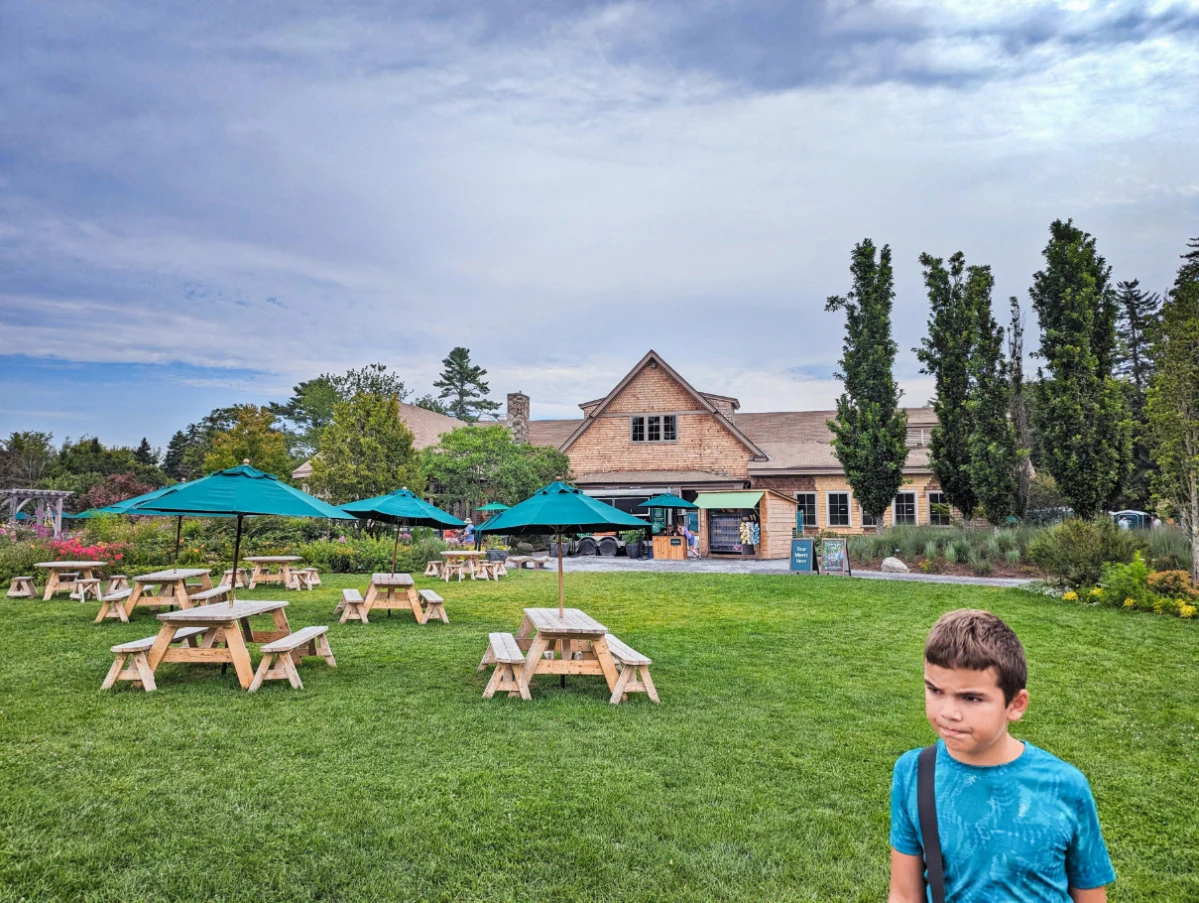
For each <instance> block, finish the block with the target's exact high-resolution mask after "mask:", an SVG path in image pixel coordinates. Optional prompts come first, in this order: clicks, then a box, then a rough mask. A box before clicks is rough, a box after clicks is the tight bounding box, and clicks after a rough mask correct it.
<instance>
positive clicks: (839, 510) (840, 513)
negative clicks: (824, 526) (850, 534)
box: [828, 492, 850, 527]
mask: <svg viewBox="0 0 1199 903" xmlns="http://www.w3.org/2000/svg"><path fill="white" fill-rule="evenodd" d="M828 525H829V526H830V527H848V526H850V523H849V493H848V492H830V493H829V494H828Z"/></svg>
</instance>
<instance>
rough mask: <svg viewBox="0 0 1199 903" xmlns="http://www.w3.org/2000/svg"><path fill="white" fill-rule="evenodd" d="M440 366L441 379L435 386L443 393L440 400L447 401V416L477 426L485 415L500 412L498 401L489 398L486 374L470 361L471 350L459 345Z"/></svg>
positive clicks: (445, 408)
mask: <svg viewBox="0 0 1199 903" xmlns="http://www.w3.org/2000/svg"><path fill="white" fill-rule="evenodd" d="M441 364H442V368H443V369H442V371H441V378H440V379H438V380H437V381H436V382H434V383H433V385H434V387H436V388H438V389H440V390H441V394H440V395H439V396H438V399H440V400H441V401H443V402H444V410H445V413H447V414H449V415H450V416H451V417H456V418H457V419H459V420H461V421H463V422H465V423H474V422H475V421H476V420H478V419H479V417H481V416H482V415H484V414H494V413H495V412H496V411H498V410H499V409H500V403H499V402H498V401H491V400H489V399H488V398H487V393H488V392H490V391H491V388H490V387H489V386H488V385H487V383H486V382H484V381H483V377H484V376H486V375H487V371H486V370H484V369H483V368H482V367H480V366H478V365H476V364H473V363H472V362H471V359H470V349H469V348H464V347H462V346H461V345H459V346H458V347H457V348H455V349H454V350H453V351H451V352H450V353H449V355H448V356H447V357H446V358H445V359H444V360H442V362H441Z"/></svg>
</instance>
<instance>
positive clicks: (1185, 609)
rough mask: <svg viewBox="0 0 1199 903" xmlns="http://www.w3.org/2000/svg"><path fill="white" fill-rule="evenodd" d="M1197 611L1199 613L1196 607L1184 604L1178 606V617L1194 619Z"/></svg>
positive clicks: (1187, 603)
mask: <svg viewBox="0 0 1199 903" xmlns="http://www.w3.org/2000/svg"><path fill="white" fill-rule="evenodd" d="M1196 611H1199V609H1196V608H1195V606H1194V605H1191V604H1190V603H1189V602H1183V603H1182V604H1181V605H1179V606H1178V617H1180V618H1193V617H1195V612H1196Z"/></svg>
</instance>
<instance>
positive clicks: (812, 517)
mask: <svg viewBox="0 0 1199 903" xmlns="http://www.w3.org/2000/svg"><path fill="white" fill-rule="evenodd" d="M795 501H796V502H797V503H798V504H799V512H800V514H802V515H803V526H804V529H805V530H811V529H814V528H816V527H819V526H820V525H819V524H818V523H816V493H814V492H797V493H795Z"/></svg>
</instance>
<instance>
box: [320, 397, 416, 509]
mask: <svg viewBox="0 0 1199 903" xmlns="http://www.w3.org/2000/svg"><path fill="white" fill-rule="evenodd" d="M310 482H311V485H312V488H313V490H314V491H315V492H317V493H320V494H321V495H322V496H323V497H325V498H327V499H328V500H329V501H330V502H332V503H333V504H335V505H342V504H345V503H346V502H352V501H354V500H356V499H365V498H371V497H373V496H376V495H383V494H384V493H388V492H392V491H393V490H396V489H400V488H401V487H407V488H408V489H411V490H412V491H413V492H415V493H417V494H420V493H421V492H422V491H423V490H424V485H425V483H424V475H423V474H422V472H421V468H420V461H419V459H418V457H417V454H416V452H415V451H414V450H413V447H412V433H411V432H410V431H409V430H408V427H406V426H405V425H404V422H403V421H402V420H400V399H399V397H398V396H396V395H377V394H375V393H372V392H362V393H359V394H357V395H355V396H353V397H352V398H351V399H350V400H349V401H339V402H337V403H336V404H335V405H334V406H333V421H332V422H331V423H330V424H329V425H328V426H327V427H325V430H324V432H322V433H321V444H320V454H318V455H317V456H316V457H314V458H313V459H312V477H311V480H310Z"/></svg>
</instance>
